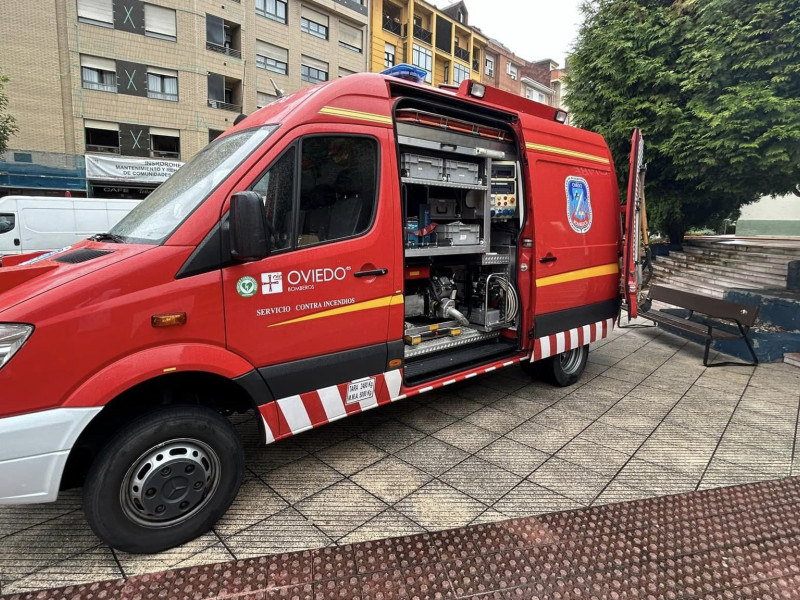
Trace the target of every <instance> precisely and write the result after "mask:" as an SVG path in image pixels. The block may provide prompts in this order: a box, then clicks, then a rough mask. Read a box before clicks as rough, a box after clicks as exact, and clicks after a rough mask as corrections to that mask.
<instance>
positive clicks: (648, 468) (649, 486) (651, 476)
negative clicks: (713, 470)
mask: <svg viewBox="0 0 800 600" xmlns="http://www.w3.org/2000/svg"><path fill="white" fill-rule="evenodd" d="M700 475H701V474H697V475H696V476H695V477H692V476H690V475H687V474H686V473H681V472H679V471H673V470H671V469H666V468H664V467H662V466H660V465H656V464H653V463H649V462H646V461H643V460H640V459H638V458H632V459H631V460H630V461H629V462H628V464H626V465H625V467H623V469H622V470H621V471H620V472H619V474H618V475H617V476H616V477H615V478H614V481H616V482H618V483H621V484H622V485H626V486H629V487H633V488H637V489H640V490H645V491H648V492H654V493H657V494H659V495H666V494H677V493H680V492H689V491H693V490H694V489H695V486H696V485H697V483H698V482H699V481H700Z"/></svg>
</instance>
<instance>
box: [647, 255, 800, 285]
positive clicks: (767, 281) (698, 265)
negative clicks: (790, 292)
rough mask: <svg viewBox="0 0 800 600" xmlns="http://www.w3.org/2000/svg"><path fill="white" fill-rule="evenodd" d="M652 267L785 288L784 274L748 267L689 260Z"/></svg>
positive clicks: (677, 272)
mask: <svg viewBox="0 0 800 600" xmlns="http://www.w3.org/2000/svg"><path fill="white" fill-rule="evenodd" d="M653 267H654V268H656V267H657V268H661V269H665V270H667V271H671V272H674V273H676V274H679V273H680V272H692V273H708V275H709V277H716V278H726V279H731V280H742V281H746V282H750V283H751V284H752V285H761V286H763V287H764V288H765V289H785V288H786V276H785V275H784V276H783V277H781V276H779V275H774V274H771V273H762V272H758V271H753V270H749V269H738V268H737V269H730V268H727V267H725V266H719V265H715V264H713V263H702V262H696V261H693V262H689V263H687V264H685V265H681V264H675V263H660V262H659V263H658V264H657V265H653Z"/></svg>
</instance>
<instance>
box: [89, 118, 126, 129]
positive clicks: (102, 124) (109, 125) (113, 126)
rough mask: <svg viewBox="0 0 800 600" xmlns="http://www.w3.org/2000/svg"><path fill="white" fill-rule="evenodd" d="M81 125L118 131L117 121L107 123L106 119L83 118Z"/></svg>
mask: <svg viewBox="0 0 800 600" xmlns="http://www.w3.org/2000/svg"><path fill="white" fill-rule="evenodd" d="M83 126H84V127H85V128H86V129H105V130H106V131H119V123H109V122H108V121H93V120H92V119H84V120H83Z"/></svg>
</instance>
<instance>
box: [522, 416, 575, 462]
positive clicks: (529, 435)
mask: <svg viewBox="0 0 800 600" xmlns="http://www.w3.org/2000/svg"><path fill="white" fill-rule="evenodd" d="M506 437H508V438H510V439H512V440H514V441H516V442H519V443H521V444H525V445H526V446H530V447H531V448H535V449H536V450H539V451H541V452H545V453H547V454H553V453H554V452H557V451H558V450H559V449H560V448H561V447H562V446H564V445H565V444H567V443H568V442H570V441H571V440H572V439H573V437H574V434H572V433H569V432H565V431H560V430H558V429H552V428H550V427H547V426H545V425H541V424H540V423H534V422H532V421H528V422H527V423H523V424H522V425H520V426H519V427H517V428H516V429H514V430H513V431H510V432H509V433H508V435H507V436H506Z"/></svg>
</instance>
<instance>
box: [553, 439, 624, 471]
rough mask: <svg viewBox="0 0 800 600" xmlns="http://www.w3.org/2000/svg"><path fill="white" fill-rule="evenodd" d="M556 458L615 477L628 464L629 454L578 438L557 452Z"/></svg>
mask: <svg viewBox="0 0 800 600" xmlns="http://www.w3.org/2000/svg"><path fill="white" fill-rule="evenodd" d="M555 456H556V458H560V459H562V460H566V461H568V462H571V463H572V464H575V465H578V466H581V467H583V468H585V469H589V470H591V471H595V472H597V473H603V474H606V475H616V473H617V471H619V470H620V469H621V468H622V467H623V465H624V464H625V463H626V462H628V459H629V458H630V455H629V454H626V453H625V452H619V451H618V450H613V449H611V448H606V447H605V446H601V445H600V444H595V443H594V442H590V441H588V440H585V439H583V438H582V437H581V436H578V437H577V438H575V439H574V440H572V441H571V442H570V443H569V444H567V445H566V446H564V447H563V448H562V449H561V450H559V452H558V454H556V455H555Z"/></svg>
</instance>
